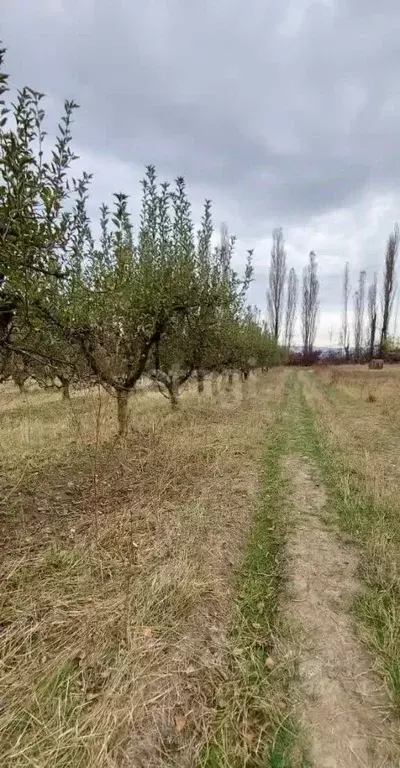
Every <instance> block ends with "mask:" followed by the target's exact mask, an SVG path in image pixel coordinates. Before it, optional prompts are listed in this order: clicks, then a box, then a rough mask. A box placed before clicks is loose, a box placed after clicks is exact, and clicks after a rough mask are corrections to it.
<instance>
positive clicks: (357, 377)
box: [300, 366, 400, 712]
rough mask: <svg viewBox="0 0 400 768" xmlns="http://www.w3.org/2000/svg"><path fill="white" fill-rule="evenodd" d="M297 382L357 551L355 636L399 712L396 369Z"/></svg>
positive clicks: (314, 445)
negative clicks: (359, 580)
mask: <svg viewBox="0 0 400 768" xmlns="http://www.w3.org/2000/svg"><path fill="white" fill-rule="evenodd" d="M300 378H301V383H302V386H303V388H304V395H303V396H302V398H303V405H302V408H303V411H304V419H305V423H306V425H307V430H308V434H309V438H308V444H309V446H310V448H311V451H312V454H313V456H314V458H315V460H316V461H317V462H318V465H319V466H320V468H321V470H322V473H323V477H324V480H325V483H326V485H327V488H328V490H329V491H330V498H331V504H332V505H333V506H334V508H335V510H336V511H337V513H338V515H339V519H340V522H341V525H342V528H343V530H344V532H345V533H346V534H348V535H349V536H350V538H351V539H352V540H353V541H354V542H355V543H356V544H357V546H358V548H359V553H360V576H361V578H362V583H363V586H364V588H363V591H362V592H361V593H360V595H359V597H358V599H357V601H356V604H355V605H354V613H355V617H356V618H357V620H358V622H357V626H358V630H359V632H360V634H361V636H362V638H363V640H364V641H365V642H366V644H367V646H368V647H369V649H370V651H371V652H372V655H373V658H374V659H375V660H376V664H377V666H378V668H379V670H380V672H381V674H382V676H383V677H384V679H385V681H386V684H387V687H388V690H389V693H390V696H391V699H392V702H393V706H394V707H395V709H396V710H397V712H400V515H399V488H400V464H399V456H400V433H399V430H398V426H399V414H400V369H399V368H397V367H393V368H388V369H387V370H384V371H383V372H379V371H369V370H368V369H366V368H365V367H360V366H354V367H349V368H343V369H342V368H339V369H333V370H332V371H329V370H327V371H323V372H322V373H318V374H315V373H313V372H309V371H308V372H303V373H302V374H301V377H300ZM371 394H372V395H373V397H371Z"/></svg>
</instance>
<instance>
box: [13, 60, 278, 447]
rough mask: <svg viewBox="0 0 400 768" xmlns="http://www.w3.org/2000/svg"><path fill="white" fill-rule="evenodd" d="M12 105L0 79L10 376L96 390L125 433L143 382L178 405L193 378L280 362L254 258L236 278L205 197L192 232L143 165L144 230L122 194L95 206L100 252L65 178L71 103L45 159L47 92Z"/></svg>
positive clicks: (176, 196) (82, 190) (171, 194)
mask: <svg viewBox="0 0 400 768" xmlns="http://www.w3.org/2000/svg"><path fill="white" fill-rule="evenodd" d="M3 53H4V52H3ZM3 53H2V56H3ZM7 97H8V79H7V76H6V75H4V74H2V75H0V99H1V104H0V111H1V134H0V150H1V156H0V247H1V269H0V354H1V361H0V362H1V368H0V372H2V376H3V378H4V377H5V376H7V374H8V372H9V371H10V369H14V370H15V368H16V367H18V366H19V368H21V366H22V368H23V370H24V372H25V373H29V374H30V375H32V376H34V377H35V378H37V379H38V381H39V382H42V383H46V382H48V381H54V380H57V381H58V382H60V385H61V386H62V388H63V392H64V395H65V396H67V395H68V387H69V384H70V383H71V382H73V381H88V380H95V381H98V382H99V383H100V384H101V385H102V386H103V387H104V388H105V389H107V390H108V391H109V392H111V393H112V394H113V395H115V397H116V400H117V405H118V421H119V431H120V433H121V434H123V433H124V432H125V431H126V427H127V405H128V397H129V395H130V393H131V392H132V391H133V390H134V388H135V386H136V384H137V382H138V380H139V379H140V377H141V376H142V375H144V374H147V375H149V376H151V378H153V379H154V380H155V381H156V382H157V383H158V385H159V387H160V388H161V389H162V390H163V391H165V393H167V395H168V396H169V397H170V399H171V402H172V404H174V405H176V403H177V401H178V394H179V388H180V387H181V386H182V384H183V383H184V382H185V381H186V380H187V379H188V378H189V377H190V376H192V375H194V374H195V375H196V376H197V378H198V382H199V388H200V390H201V388H202V382H203V379H204V376H205V374H206V373H207V372H214V373H218V372H223V371H225V370H229V371H233V370H238V371H240V373H241V374H242V375H243V377H244V378H246V377H247V376H248V374H249V371H250V370H251V369H252V368H255V367H263V366H268V365H269V364H271V363H272V362H274V360H275V359H276V355H277V345H276V343H275V342H274V341H273V340H272V338H271V337H270V335H269V334H268V332H267V330H266V328H265V327H263V325H262V323H260V321H259V315H258V313H257V311H256V310H254V309H251V308H249V307H246V291H247V288H248V285H249V282H250V280H251V276H252V264H251V257H252V254H251V252H248V258H247V263H246V267H245V270H244V275H243V276H239V275H238V274H237V272H236V271H235V270H234V269H233V264H232V260H233V255H234V248H235V240H234V238H233V237H230V236H229V234H228V232H227V230H226V229H225V228H224V229H223V230H222V233H221V237H220V241H219V243H218V245H214V232H213V222H212V211H211V203H210V201H209V200H207V201H206V203H205V206H204V212H203V216H202V220H201V224H200V227H199V230H198V231H197V232H195V227H194V223H193V218H192V212H191V207H190V203H189V200H188V197H187V193H186V187H185V181H184V179H183V178H178V179H177V180H176V182H175V183H174V184H173V185H172V186H170V185H169V184H167V183H163V184H160V183H159V182H158V180H157V178H156V173H155V169H154V168H153V167H152V166H149V167H148V168H147V172H146V175H145V178H144V180H143V182H142V204H141V214H140V222H139V226H138V227H137V229H135V231H134V229H133V226H132V222H131V218H130V214H129V210H128V198H127V196H126V195H124V194H121V193H119V194H116V195H114V205H113V208H112V210H109V209H108V207H107V206H105V205H103V206H102V208H101V212H100V225H101V236H100V238H99V240H98V242H97V241H96V240H95V238H94V236H93V234H92V226H91V222H90V220H89V217H88V214H87V201H88V195H89V188H90V177H89V176H88V175H87V174H83V176H82V178H81V179H79V180H74V179H73V178H72V176H71V173H70V167H71V164H72V163H73V160H74V159H75V156H74V154H73V151H72V148H71V122H72V117H73V114H74V110H75V108H76V105H75V104H74V103H73V102H66V103H65V111H64V114H63V117H62V119H61V122H60V125H59V130H58V137H57V139H56V142H55V146H54V148H53V150H52V152H51V153H50V154H49V153H48V152H47V151H46V150H45V149H44V147H45V143H46V141H45V131H44V118H45V113H44V110H43V108H42V96H41V95H40V94H38V93H36V92H34V91H32V90H30V89H28V88H25V89H23V90H22V91H20V92H19V93H18V98H17V100H16V103H15V105H14V106H13V107H11V108H9V107H8V103H7V101H8V98H7ZM17 361H19V362H17ZM21 361H22V362H21Z"/></svg>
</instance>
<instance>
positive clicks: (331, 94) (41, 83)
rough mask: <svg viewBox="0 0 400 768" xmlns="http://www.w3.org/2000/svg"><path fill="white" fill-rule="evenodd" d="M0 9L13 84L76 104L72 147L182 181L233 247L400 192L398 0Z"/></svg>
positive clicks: (46, 0) (51, 3) (152, 0)
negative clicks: (218, 215)
mask: <svg viewBox="0 0 400 768" xmlns="http://www.w3.org/2000/svg"><path fill="white" fill-rule="evenodd" d="M2 6H3V7H2V36H3V39H4V43H5V45H6V46H7V47H8V49H9V51H8V59H7V61H8V68H9V70H10V71H11V74H12V78H13V81H14V82H15V83H16V84H18V85H21V84H25V83H29V84H31V85H32V86H34V87H36V88H38V89H40V90H43V91H44V92H45V93H47V94H48V95H49V96H50V97H51V98H52V100H54V103H57V104H58V105H59V104H60V101H61V99H62V98H63V97H68V98H72V97H73V98H75V99H76V100H77V101H78V102H79V103H80V104H81V106H82V109H81V111H80V113H79V115H78V117H77V120H76V125H75V130H74V136H75V140H76V143H77V145H78V147H79V149H80V150H83V152H84V151H85V150H87V151H89V152H90V153H92V154H95V155H96V156H97V157H98V158H100V160H101V158H113V159H114V160H115V161H118V162H121V163H126V164H132V165H135V167H138V166H143V165H145V164H146V163H150V162H151V163H155V164H156V166H157V167H158V168H159V169H160V173H161V175H162V176H163V177H164V176H167V177H168V178H171V177H173V176H176V175H178V174H184V175H185V176H186V178H187V180H188V183H189V185H190V187H191V188H194V189H195V190H197V191H198V192H199V193H200V192H201V195H202V194H203V191H204V194H205V195H207V196H210V197H212V198H213V199H215V200H216V201H220V205H221V209H222V210H223V211H224V214H225V212H227V214H228V215H229V218H228V222H229V223H230V224H231V226H232V229H235V225H236V224H237V223H238V224H239V230H240V236H241V237H243V236H246V237H247V236H250V237H253V238H254V239H257V238H258V239H262V238H267V237H268V236H269V235H270V229H271V226H273V225H282V226H283V227H284V229H285V231H286V227H288V228H290V227H301V226H304V227H307V225H308V222H309V221H310V220H311V219H312V218H313V217H321V216H322V217H323V216H326V215H328V214H329V213H330V212H334V211H337V210H342V209H346V208H351V206H354V205H356V204H357V201H358V200H360V198H361V197H362V196H363V195H371V194H372V195H377V196H380V195H385V194H390V193H392V192H393V194H395V192H396V188H397V180H398V177H399V173H400V153H399V151H398V141H399V138H398V137H399V136H400V86H399V83H400V48H399V38H400V6H399V5H398V0H381V2H379V3H376V2H375V0H280V1H279V2H274V1H273V0H247V1H246V2H243V1H242V0H240V1H239V0H213V1H212V0H198V2H190V1H189V0H147V2H145V3H140V2H138V0H136V2H135V0H118V1H117V2H110V0H79V2H78V0H68V1H67V0H37V2H35V3H32V2H31V0H13V2H12V3H7V4H6V3H5V0H3V3H2ZM113 189H114V187H113V179H110V191H112V190H113ZM128 191H129V190H128ZM360 236H362V235H360ZM385 237H386V232H385V233H383V238H384V239H385ZM384 239H383V242H382V248H383V247H384ZM311 247H313V243H310V244H309V247H308V248H307V250H310V248H311ZM374 248H375V241H373V246H371V251H370V252H368V253H367V254H366V259H367V261H368V263H369V262H371V263H372V262H373V260H374V258H376V255H374V253H373V249H374ZM307 250H306V252H305V254H304V256H305V255H306V253H307ZM344 260H345V259H344V258H343V261H344ZM303 263H304V262H303ZM264 269H265V267H264ZM333 282H334V283H335V293H336V295H337V300H336V301H337V302H340V290H339V289H338V290H339V294H337V291H336V288H337V287H338V286H336V283H337V282H338V280H337V279H336V278H335V279H334V281H333ZM332 285H333V283H332ZM325 291H326V295H327V296H329V297H330V301H331V302H332V293H331V292H330V291H329V289H328V288H325ZM259 293H260V290H259V289H257V295H258V294H259ZM332 303H334V302H332Z"/></svg>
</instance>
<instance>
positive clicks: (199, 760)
mask: <svg viewBox="0 0 400 768" xmlns="http://www.w3.org/2000/svg"><path fill="white" fill-rule="evenodd" d="M399 384H400V370H399V369H396V368H392V369H387V370H384V371H383V372H379V371H368V370H367V369H366V368H363V367H359V366H354V367H343V368H333V369H329V368H328V369H321V370H319V369H318V370H317V371H301V372H299V373H297V372H296V373H293V372H290V373H288V372H284V371H273V372H270V373H268V374H267V375H266V376H258V377H254V378H252V380H251V381H250V383H249V387H248V391H247V392H245V393H243V392H242V390H241V387H240V385H239V384H238V383H237V384H236V385H235V388H234V390H233V392H231V393H230V394H228V395H227V394H226V393H225V392H220V395H219V397H218V398H215V397H212V396H211V393H210V391H209V385H207V387H206V392H205V394H204V395H203V396H202V397H199V396H198V395H197V392H195V391H194V389H192V388H190V387H189V388H188V390H187V391H186V392H185V394H184V395H183V397H182V402H181V408H180V409H179V410H178V412H176V413H172V412H171V410H170V408H169V405H168V402H167V401H166V400H164V399H163V398H161V396H160V395H159V394H158V393H155V392H151V391H148V392H144V393H141V394H138V395H137V396H135V397H134V398H133V399H132V402H131V406H130V407H131V429H130V432H129V436H128V438H127V439H126V440H125V441H123V442H121V441H119V442H118V441H116V440H115V439H114V433H115V412H114V405H115V404H114V402H112V401H111V399H110V398H109V397H108V396H107V395H106V394H105V393H104V392H102V391H100V390H99V391H97V390H92V391H91V392H82V393H77V394H75V395H74V396H73V398H72V400H71V403H70V404H67V405H65V404H63V403H61V402H60V400H59V395H58V393H57V394H49V393H43V392H39V391H30V392H28V393H27V394H26V395H22V396H20V395H18V394H17V393H16V392H15V390H13V389H12V388H10V387H8V386H5V387H3V388H2V390H1V392H0V435H1V445H2V449H3V450H2V452H1V455H0V513H1V514H0V526H1V531H0V534H1V540H2V543H3V546H4V555H3V559H2V566H1V573H0V583H1V585H2V586H1V597H0V611H1V616H0V625H1V632H0V653H1V663H2V667H1V677H2V679H1V683H2V685H1V688H2V691H3V693H2V697H1V699H0V745H1V746H0V756H1V765H4V766H5V767H6V768H11V766H12V767H13V768H22V767H23V766H35V768H50V766H51V767H52V768H53V766H60V767H61V768H67V766H68V768H69V767H70V766H74V767H75V766H78V767H79V768H80V767H82V768H89V767H90V768H92V767H93V768H94V766H96V768H106V767H107V768H112V767H113V766H114V767H115V768H116V767H117V766H118V768H124V767H125V766H126V768H127V767H128V766H131V765H135V766H137V768H141V767H143V768H145V766H146V767H147V766H148V767H149V768H161V766H171V767H172V766H179V767H180V768H184V767H185V766H188V768H189V766H190V767H192V766H194V765H198V766H200V767H201V768H239V766H247V768H257V767H261V766H268V768H305V767H306V766H309V765H310V763H309V761H308V759H307V757H306V753H307V750H306V749H305V748H304V744H306V743H307V740H308V734H304V733H302V732H301V729H299V726H298V720H299V718H298V716H297V715H298V712H299V710H298V701H299V699H298V695H297V691H296V688H297V687H298V676H297V669H296V658H295V656H294V655H293V651H292V649H293V647H294V645H295V643H293V642H292V640H293V638H292V637H291V632H293V629H294V628H293V627H290V626H288V625H287V622H286V620H285V618H284V617H283V616H282V613H283V612H282V610H281V608H282V604H284V601H285V595H286V578H287V569H286V547H285V544H286V536H287V533H288V530H289V526H293V524H294V520H293V515H292V513H291V509H290V504H291V501H290V499H291V496H290V494H291V490H290V478H289V479H288V478H287V473H286V474H285V471H284V467H285V461H286V459H285V457H287V456H290V455H293V454H300V457H302V460H304V461H309V462H310V467H312V466H314V467H315V468H316V470H317V472H318V478H317V479H316V482H320V481H321V482H322V483H323V484H324V486H325V492H326V493H327V497H328V504H329V506H330V509H331V510H332V512H333V513H334V514H335V515H337V518H338V520H339V522H340V526H341V529H342V533H343V534H345V536H346V537H347V538H348V539H351V541H353V542H354V543H355V544H356V545H357V549H358V550H359V555H360V576H361V578H362V584H363V589H362V590H361V592H360V593H359V594H358V595H357V599H356V602H355V605H354V622H355V631H356V632H357V633H358V634H359V635H360V636H361V637H362V639H363V641H364V642H365V643H366V645H367V646H368V649H369V651H370V653H371V658H372V659H373V662H374V664H375V665H376V666H377V668H378V670H379V672H380V674H381V675H382V679H384V680H385V681H386V685H387V688H388V690H389V692H390V696H391V699H392V703H393V707H394V708H397V710H399V707H400V576H399V574H400V561H399V552H400V522H399V521H400V516H399V502H398V488H399V487H400V485H399V481H400V468H399V463H398V457H399V455H400V450H399V449H400V444H399V443H400V433H399V430H398V426H400V423H399V419H400V416H399V414H400V386H399ZM243 395H244V399H243ZM304 457H306V458H304ZM329 524H330V523H329V521H327V525H329ZM315 768H318V766H315Z"/></svg>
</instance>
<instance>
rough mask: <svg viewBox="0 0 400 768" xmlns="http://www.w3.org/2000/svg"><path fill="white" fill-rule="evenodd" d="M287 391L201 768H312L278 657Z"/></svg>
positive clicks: (271, 441) (271, 439) (272, 437)
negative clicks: (224, 680) (303, 749)
mask: <svg viewBox="0 0 400 768" xmlns="http://www.w3.org/2000/svg"><path fill="white" fill-rule="evenodd" d="M289 390H290V384H288V386H287V387H286V390H285V393H284V397H283V401H282V403H281V410H280V412H279V415H278V417H277V419H276V421H275V423H274V425H273V427H272V429H271V430H270V433H269V436H268V443H267V446H266V450H265V455H264V465H263V466H264V471H263V477H262V486H261V500H260V505H259V510H258V513H257V516H256V518H255V521H254V524H253V528H252V531H251V535H250V539H249V542H248V546H247V552H246V556H245V560H244V564H243V567H242V569H241V572H240V574H239V576H238V597H237V601H236V606H235V616H234V623H233V629H232V633H231V638H230V640H231V654H230V659H229V669H228V670H227V684H226V686H225V687H224V689H223V690H222V693H221V696H220V697H219V709H218V714H217V718H216V726H215V736H214V739H213V741H212V743H211V744H210V745H209V746H208V748H207V749H205V750H204V752H203V755H202V758H201V761H200V766H201V768H236V767H237V768H239V766H243V765H246V766H247V768H257V767H258V766H263V768H266V767H267V768H294V766H296V768H300V767H301V768H306V766H308V765H309V763H308V762H307V761H306V759H305V758H303V757H302V756H301V754H300V753H301V748H300V747H299V738H298V737H299V733H298V729H297V727H296V724H295V723H294V721H293V717H292V705H291V701H290V687H291V675H292V670H290V669H289V668H288V667H287V666H285V663H283V662H281V663H280V662H279V659H277V658H276V656H275V652H276V638H277V637H280V636H281V634H282V633H283V632H284V628H283V627H282V626H281V625H280V617H279V613H278V602H279V598H280V596H281V592H282V588H283V585H284V578H285V574H284V571H285V567H284V559H285V553H284V545H285V527H286V524H285V513H284V507H285V504H284V484H283V481H282V475H281V466H282V456H283V455H284V453H285V452H286V450H287V431H286V419H285V410H286V403H287V398H288V394H289ZM295 752H296V755H297V757H296V759H295V762H294V761H293V759H292V758H293V755H294V753H295ZM299 755H300V756H299Z"/></svg>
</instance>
